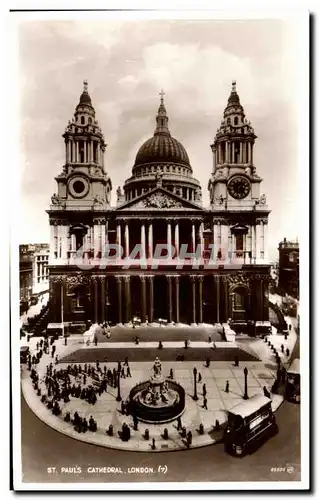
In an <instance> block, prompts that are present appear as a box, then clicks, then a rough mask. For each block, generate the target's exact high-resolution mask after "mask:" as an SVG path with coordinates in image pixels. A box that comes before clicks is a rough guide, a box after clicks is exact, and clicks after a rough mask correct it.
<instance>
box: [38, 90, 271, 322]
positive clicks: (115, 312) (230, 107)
mask: <svg viewBox="0 0 319 500" xmlns="http://www.w3.org/2000/svg"><path fill="white" fill-rule="evenodd" d="M150 112H152V110H150ZM154 114H155V113H154ZM154 121H155V131H154V133H153V135H152V136H151V137H150V138H149V139H148V140H147V141H146V142H144V143H143V144H142V145H141V147H140V148H139V150H138V151H137V154H136V157H135V159H132V160H133V161H132V164H133V166H132V171H131V174H130V175H129V177H128V178H127V180H126V181H125V183H124V186H123V188H120V187H119V188H118V189H117V192H116V194H117V203H116V205H115V206H111V203H110V200H111V191H112V181H111V179H110V177H109V175H108V174H107V171H106V168H105V162H104V156H105V151H106V147H107V145H106V143H105V139H104V136H103V132H102V130H101V128H100V126H99V124H98V121H97V118H96V113H95V109H94V107H93V104H92V101H91V97H90V95H89V93H88V88H87V82H84V89H83V92H82V94H81V96H80V100H79V103H78V105H77V106H76V109H75V113H74V116H73V118H72V120H71V121H69V123H68V125H67V127H66V129H65V132H64V134H63V139H64V142H65V162H64V165H63V168H62V171H61V173H60V174H59V175H58V176H57V177H56V178H55V180H56V183H57V192H56V193H55V194H54V195H53V196H52V199H51V205H50V208H49V210H48V211H47V212H48V215H49V223H50V229H51V244H50V260H49V282H50V321H51V322H53V323H58V322H62V321H63V322H68V323H71V324H73V325H75V326H81V325H84V324H85V322H86V321H87V320H88V319H89V320H91V321H94V322H103V321H105V320H107V321H111V322H113V323H117V324H123V323H124V324H130V323H131V321H132V318H134V317H138V318H139V319H140V321H141V322H142V323H143V324H145V323H149V324H152V323H154V322H156V321H157V320H158V319H166V320H167V322H168V323H169V324H172V323H175V324H178V323H188V324H193V325H197V324H201V323H223V322H226V321H227V320H229V319H231V320H232V321H233V323H234V325H235V326H237V329H239V330H244V329H245V328H246V327H247V325H251V324H252V323H255V322H260V321H267V320H268V282H269V279H270V265H269V262H268V257H267V229H268V215H269V213H270V211H269V209H268V207H267V202H266V196H265V195H264V194H262V193H261V184H262V179H261V177H260V176H259V175H258V173H257V168H256V166H255V163H254V146H255V140H256V135H255V132H254V129H253V127H252V125H251V123H250V122H249V121H248V120H247V118H246V116H245V112H244V109H243V106H242V105H241V103H240V99H239V95H238V93H237V90H236V83H235V82H233V84H232V89H231V92H230V95H229V98H228V102H227V104H226V107H225V109H224V113H223V116H222V120H221V123H220V126H219V128H218V130H217V133H216V135H215V138H214V141H213V143H212V145H211V151H212V157H213V170H212V171H211V172H210V170H211V168H210V167H208V166H207V181H208V190H209V199H210V202H209V205H208V206H207V207H204V206H203V203H202V191H201V186H200V183H199V181H198V180H197V179H196V177H195V176H194V170H193V165H192V163H191V161H190V158H189V156H188V154H187V151H186V149H185V147H184V146H183V145H182V144H181V143H180V142H179V141H178V140H177V139H175V138H174V137H172V135H171V133H170V128H169V118H168V114H167V110H166V106H165V103H164V93H163V92H161V94H160V103H159V108H158V111H157V114H156V118H155V120H154ZM194 133H196V130H195V129H194ZM203 147H205V145H203ZM207 147H208V145H207Z"/></svg>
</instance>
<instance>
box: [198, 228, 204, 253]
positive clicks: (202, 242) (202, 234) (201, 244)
mask: <svg viewBox="0 0 319 500" xmlns="http://www.w3.org/2000/svg"><path fill="white" fill-rule="evenodd" d="M199 237H200V258H201V259H202V258H203V252H204V223H203V222H201V223H200V226H199Z"/></svg>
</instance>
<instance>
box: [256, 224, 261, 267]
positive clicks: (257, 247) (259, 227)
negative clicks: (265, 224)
mask: <svg viewBox="0 0 319 500" xmlns="http://www.w3.org/2000/svg"><path fill="white" fill-rule="evenodd" d="M260 229H261V225H260V222H259V221H258V222H257V224H256V263H258V262H259V260H260V243H261V237H260Z"/></svg>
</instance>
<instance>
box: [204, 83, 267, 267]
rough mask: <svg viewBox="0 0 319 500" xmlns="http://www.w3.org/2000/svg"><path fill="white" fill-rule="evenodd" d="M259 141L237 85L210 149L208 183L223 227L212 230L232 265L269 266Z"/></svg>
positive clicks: (217, 248)
mask: <svg viewBox="0 0 319 500" xmlns="http://www.w3.org/2000/svg"><path fill="white" fill-rule="evenodd" d="M256 138H257V136H256V135H255V132H254V129H253V127H252V125H251V123H250V121H248V120H247V118H246V116H245V112H244V109H243V106H242V105H241V103H240V99H239V95H238V93H237V89H236V82H235V81H233V82H232V88H231V93H230V96H229V98H228V102H227V105H226V107H225V109H224V114H223V118H222V121H221V124H220V127H219V128H218V129H217V133H216V135H215V138H214V142H213V144H212V145H211V149H212V152H213V172H212V174H211V177H210V180H209V183H208V190H209V194H210V208H211V210H212V212H214V215H215V216H216V217H217V215H218V214H220V217H219V227H218V228H217V227H216V226H215V228H214V231H215V233H216V234H215V235H214V242H215V247H216V252H217V254H218V253H219V254H220V253H222V254H223V255H224V256H225V258H226V257H227V259H228V261H230V262H232V261H233V260H238V258H240V260H241V259H243V262H244V263H251V264H256V263H266V260H267V250H266V249H267V241H266V239H267V238H266V236H267V224H268V214H269V210H268V209H267V205H266V196H265V195H264V194H262V195H261V194H260V185H261V183H262V178H261V177H259V175H258V174H257V172H256V167H255V165H254V154H253V153H254V146H255V140H256ZM216 220H217V218H216Z"/></svg>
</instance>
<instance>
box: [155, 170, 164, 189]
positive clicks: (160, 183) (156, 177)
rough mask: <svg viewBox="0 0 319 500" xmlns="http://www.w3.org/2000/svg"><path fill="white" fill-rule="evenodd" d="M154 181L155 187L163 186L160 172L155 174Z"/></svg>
mask: <svg viewBox="0 0 319 500" xmlns="http://www.w3.org/2000/svg"><path fill="white" fill-rule="evenodd" d="M155 180H156V187H162V184H163V174H162V173H161V172H160V171H157V172H156V175H155Z"/></svg>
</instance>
